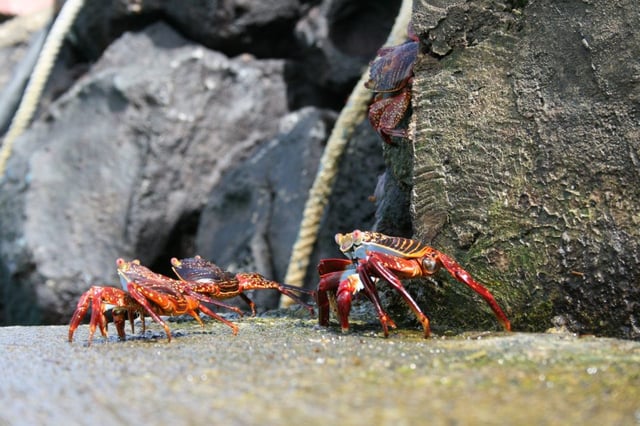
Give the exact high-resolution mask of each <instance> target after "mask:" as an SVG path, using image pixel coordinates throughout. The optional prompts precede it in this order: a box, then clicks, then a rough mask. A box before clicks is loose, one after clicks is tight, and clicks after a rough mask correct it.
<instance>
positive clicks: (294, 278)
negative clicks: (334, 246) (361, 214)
mask: <svg viewBox="0 0 640 426" xmlns="http://www.w3.org/2000/svg"><path fill="white" fill-rule="evenodd" d="M412 6H413V2H412V0H403V1H402V5H401V6H400V10H399V12H398V16H397V17H396V20H395V22H394V24H393V28H392V29H391V32H390V33H389V37H388V38H387V41H386V43H385V46H393V45H396V44H400V43H402V42H404V41H405V40H406V38H407V27H408V26H409V22H410V20H411V12H412ZM368 79H369V67H367V69H366V70H365V71H364V73H363V74H362V76H361V77H360V80H359V81H358V83H357V84H356V86H355V87H354V89H353V91H352V92H351V95H350V96H349V99H348V100H347V104H346V105H345V106H344V108H343V109H342V111H341V112H340V116H339V117H338V120H337V121H336V124H335V126H334V127H333V130H332V132H331V135H330V136H329V140H328V141H327V146H326V147H325V149H324V153H323V154H322V158H321V159H320V165H319V167H318V172H317V174H316V178H315V181H314V182H313V185H312V186H311V190H310V191H309V198H308V199H307V202H306V204H305V206H304V212H303V215H302V222H301V223H300V230H299V232H298V238H297V240H296V242H295V244H294V245H293V249H292V251H291V258H290V259H289V268H288V269H287V274H286V276H285V279H284V282H286V283H287V284H290V285H294V286H297V287H302V285H303V282H304V278H305V275H306V273H307V268H308V266H309V262H310V258H311V253H312V252H313V246H314V245H315V243H316V240H317V238H318V231H319V230H320V222H321V220H322V216H323V215H324V211H325V208H326V206H327V203H328V201H329V196H330V195H331V191H332V189H333V182H334V181H335V178H336V175H337V173H338V166H339V163H340V158H341V157H342V153H343V152H344V149H345V147H346V145H347V143H348V142H349V139H350V138H351V136H352V134H353V131H354V129H355V127H356V126H357V125H358V124H359V123H361V122H362V120H364V119H365V117H366V115H367V107H368V105H369V101H370V100H371V91H370V90H369V89H367V88H365V87H364V83H365V82H366V81H367V80H368ZM292 303H293V301H292V300H291V299H289V298H288V297H283V298H281V300H280V306H281V307H287V306H290V305H291V304H292Z"/></svg>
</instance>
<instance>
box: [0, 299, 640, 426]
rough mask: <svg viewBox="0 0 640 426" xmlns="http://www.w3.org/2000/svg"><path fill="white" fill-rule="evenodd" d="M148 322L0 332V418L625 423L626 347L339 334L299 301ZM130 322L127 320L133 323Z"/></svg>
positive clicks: (487, 337) (404, 333) (638, 369)
mask: <svg viewBox="0 0 640 426" xmlns="http://www.w3.org/2000/svg"><path fill="white" fill-rule="evenodd" d="M234 321H235V322H236V323H237V324H238V326H239V328H240V332H239V334H238V335H237V336H233V335H232V334H231V333H230V332H229V329H228V328H227V327H226V326H224V325H222V324H220V323H216V322H206V325H205V328H204V329H202V328H200V327H199V326H198V325H197V324H196V323H195V322H194V321H193V320H187V321H184V322H182V321H180V322H170V323H169V324H170V327H171V328H172V330H173V331H174V339H173V340H172V342H171V343H167V341H166V339H164V335H163V334H162V333H161V332H160V331H159V330H161V329H159V328H158V327H157V326H156V325H155V324H151V325H150V326H149V329H148V330H147V332H146V333H145V335H144V336H140V335H133V336H131V337H129V338H128V340H127V341H125V342H118V341H117V340H116V339H115V338H114V337H110V338H109V339H108V340H104V339H102V338H97V339H95V340H94V343H93V345H92V346H90V347H87V346H86V342H87V336H88V328H87V326H81V327H80V328H79V329H78V330H77V332H76V336H75V338H76V341H75V342H74V343H72V344H69V343H68V342H67V328H66V327H64V326H46V327H44V326H33V327H23V326H14V327H3V328H0V351H1V352H2V357H0V368H1V369H2V371H4V374H3V379H2V380H1V381H0V404H1V405H2V407H3V409H2V411H1V412H0V423H1V424H54V423H55V424H69V425H74V424H90V423H99V424H107V423H112V424H113V423H115V424H120V423H128V422H131V421H132V419H144V422H145V423H154V424H170V423H171V424H194V423H203V422H207V423H212V424H222V423H225V424H237V425H242V424H256V423H262V424H301V423H304V424H318V425H320V424H331V423H340V424H396V425H397V424H421V423H424V422H425V419H428V421H429V423H430V424H452V423H453V424H478V423H481V424H505V423H508V424H542V425H544V424H636V423H638V422H640V343H638V342H632V341H625V340H617V339H609V338H595V337H582V338H579V337H577V336H575V335H572V334H526V333H511V334H506V333H487V332H465V333H463V334H460V335H449V333H447V332H444V333H443V334H445V335H446V337H445V336H443V335H440V336H435V337H434V338H432V339H428V340H425V339H423V338H422V337H421V331H419V330H417V329H401V330H398V331H394V332H392V333H391V336H390V337H389V338H387V339H385V338H383V337H381V335H380V334H379V329H378V325H377V324H376V323H375V322H370V323H369V322H363V321H360V320H358V318H357V317H356V318H355V319H354V321H353V330H352V332H351V333H350V334H346V335H343V334H341V333H340V332H339V331H338V327H337V326H336V325H335V324H333V326H332V327H331V328H329V329H325V328H318V327H317V326H316V320H315V319H310V318H309V317H308V316H307V315H306V312H304V311H302V310H300V309H297V308H296V309H289V310H284V311H276V312H271V313H269V315H267V316H262V317H258V318H244V319H234ZM138 327H139V325H138Z"/></svg>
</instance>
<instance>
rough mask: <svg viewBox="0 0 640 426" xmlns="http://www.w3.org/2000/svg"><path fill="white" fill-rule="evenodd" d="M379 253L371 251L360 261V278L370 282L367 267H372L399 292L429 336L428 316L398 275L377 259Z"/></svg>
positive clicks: (426, 335) (425, 333) (425, 335)
mask: <svg viewBox="0 0 640 426" xmlns="http://www.w3.org/2000/svg"><path fill="white" fill-rule="evenodd" d="M379 255H381V253H372V255H371V256H369V257H368V260H367V261H366V262H361V264H360V265H359V266H358V271H359V272H360V279H362V280H363V281H365V282H367V281H368V282H370V278H369V274H370V272H371V271H369V270H368V269H369V267H371V268H373V270H374V271H375V272H377V274H373V275H377V276H379V277H380V278H382V279H384V280H385V281H387V282H388V283H389V284H390V285H391V286H392V287H393V288H395V289H396V290H397V291H398V292H399V293H400V295H401V296H402V298H403V299H404V300H405V302H407V304H408V305H409V307H410V308H411V310H412V311H413V313H414V314H415V316H416V318H417V319H418V321H419V322H420V324H422V329H423V330H424V337H429V336H430V335H431V327H430V325H429V318H427V316H426V315H425V314H424V313H423V312H422V310H421V309H420V307H419V306H418V304H417V303H416V302H415V300H413V297H411V295H410V294H409V292H407V289H406V288H404V286H403V285H402V283H401V282H400V280H399V279H398V277H396V276H395V275H394V274H393V273H392V272H391V271H390V270H389V269H387V268H386V266H385V265H384V262H382V261H380V260H379V259H378V256H379ZM369 285H373V283H370V284H369Z"/></svg>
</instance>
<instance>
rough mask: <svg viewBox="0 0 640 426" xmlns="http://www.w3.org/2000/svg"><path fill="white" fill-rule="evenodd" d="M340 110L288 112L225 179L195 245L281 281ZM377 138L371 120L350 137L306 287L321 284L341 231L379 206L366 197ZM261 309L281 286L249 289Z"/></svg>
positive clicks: (377, 165)
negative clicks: (272, 135)
mask: <svg viewBox="0 0 640 426" xmlns="http://www.w3.org/2000/svg"><path fill="white" fill-rule="evenodd" d="M334 118H335V116H334V115H333V114H330V113H328V112H326V111H322V110H317V109H313V108H305V109H303V110H300V111H297V112H295V113H292V114H291V115H289V116H287V117H284V118H283V120H282V124H281V129H282V130H281V134H280V135H279V136H278V137H277V138H276V139H274V140H272V141H271V142H270V143H267V144H263V145H261V146H260V147H259V148H258V149H257V150H256V151H255V152H254V153H253V154H252V155H251V156H250V157H248V158H247V159H246V160H245V161H244V162H243V163H240V164H238V165H237V166H236V167H235V168H234V170H233V172H229V173H228V174H226V175H225V177H224V178H223V179H221V180H220V182H219V183H218V185H216V186H215V187H214V188H213V190H212V193H211V198H210V199H209V203H208V205H207V207H206V208H205V209H204V210H203V212H202V216H201V219H200V225H199V228H198V235H197V240H196V247H197V249H196V250H197V252H198V253H199V254H200V255H202V256H203V257H206V258H209V259H211V260H213V261H215V262H216V263H218V264H219V265H220V266H222V267H225V268H228V269H231V270H244V271H256V272H259V273H261V274H263V275H265V276H267V277H270V278H273V279H276V280H278V281H282V280H283V279H284V276H285V274H286V270H287V266H288V263H289V258H290V257H291V248H292V247H293V244H294V242H295V239H296V237H297V233H298V228H299V223H300V220H301V219H302V212H303V209H304V205H305V203H306V201H307V194H308V192H309V189H310V188H311V185H312V183H313V180H314V178H315V175H316V172H317V169H318V164H319V160H320V157H321V156H322V151H323V149H324V143H325V141H326V138H327V137H328V134H329V131H330V130H331V127H332V126H333V120H334ZM379 144H380V141H379V139H378V138H377V135H376V134H375V133H374V132H373V131H372V130H371V129H370V128H369V126H368V125H365V126H361V128H359V130H358V132H356V134H355V135H354V137H353V139H352V140H351V141H350V143H349V146H348V148H347V152H346V153H345V157H344V158H345V161H344V162H343V163H342V164H341V167H340V172H339V174H338V176H337V179H336V183H335V185H334V189H333V194H332V197H331V199H330V202H329V208H328V210H327V214H326V217H325V220H324V223H323V226H322V227H321V231H320V234H319V236H318V243H317V244H316V249H315V250H314V253H313V255H312V261H311V263H310V267H309V272H308V274H307V280H306V287H307V288H314V287H315V285H317V272H316V271H315V265H316V264H317V262H318V260H319V259H320V258H326V257H340V256H341V255H340V253H339V252H338V251H337V248H336V245H335V243H334V238H333V236H334V234H335V233H336V232H345V231H348V230H352V229H354V228H357V227H363V228H370V227H371V226H372V225H373V221H374V212H375V209H376V206H375V204H374V203H372V202H371V201H369V200H367V196H368V195H372V194H373V191H374V189H375V186H376V176H377V175H379V174H380V173H381V172H382V171H383V168H384V164H383V161H382V156H381V153H380V148H379ZM252 299H254V300H255V301H256V302H257V303H258V305H259V306H260V307H261V309H268V308H274V307H276V306H277V305H278V299H279V294H278V293H277V292H257V293H256V294H255V295H254V296H252Z"/></svg>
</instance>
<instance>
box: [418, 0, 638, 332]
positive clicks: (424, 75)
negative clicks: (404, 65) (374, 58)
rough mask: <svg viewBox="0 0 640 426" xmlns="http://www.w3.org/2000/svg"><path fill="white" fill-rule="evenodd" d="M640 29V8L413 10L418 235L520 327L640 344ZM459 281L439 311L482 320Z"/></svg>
mask: <svg viewBox="0 0 640 426" xmlns="http://www.w3.org/2000/svg"><path fill="white" fill-rule="evenodd" d="M521 6H522V5H521ZM639 26H640V10H639V9H638V8H637V5H636V3H635V1H634V0H626V1H624V0H621V1H613V2H588V1H577V0H575V1H566V2H562V3H561V4H556V2H553V1H550V0H546V1H537V2H529V3H527V4H525V5H524V6H522V7H521V8H519V9H515V8H513V6H512V5H510V4H505V3H503V2H497V1H491V0H478V1H459V0H458V1H442V0H441V1H435V0H434V1H431V0H424V1H418V2H416V4H415V9H414V27H415V30H416V33H417V34H418V35H419V37H420V40H421V42H422V54H421V56H420V58H419V61H418V63H417V65H416V67H415V79H414V83H413V99H412V106H413V118H412V120H413V122H412V125H414V126H415V132H414V135H413V139H414V152H413V193H412V218H413V225H414V230H415V236H416V237H417V238H420V239H422V240H423V241H425V242H427V243H429V244H431V245H433V246H434V247H436V248H437V249H439V250H441V251H444V252H446V253H448V254H449V255H451V256H453V257H455V258H456V259H457V260H458V261H459V262H460V263H461V264H462V265H463V266H464V267H465V268H466V269H467V270H468V271H469V272H470V273H471V274H472V275H473V276H474V277H476V278H477V279H478V280H479V281H481V282H483V283H486V285H487V287H488V288H489V289H490V291H491V292H492V293H493V294H494V295H495V296H496V299H497V300H498V301H499V303H500V304H501V305H502V306H503V307H505V308H506V311H507V314H508V316H509V317H510V319H511V320H512V322H513V325H514V327H515V328H516V329H520V330H543V329H546V328H549V327H551V326H553V325H556V326H559V325H566V326H568V327H569V328H570V329H572V330H575V331H579V332H586V333H595V334H601V335H609V336H620V337H626V338H638V337H640V327H639V325H638V324H637V321H638V320H639V319H640V285H639V282H640V274H639V272H638V265H639V264H640V255H639V254H640V250H639V246H638V241H639V237H640V230H639V228H638V224H639V223H640V188H639V186H638V177H639V175H640V164H639V162H638V157H639V156H640V141H639V138H638V136H639V133H640V131H639V130H638V129H639V127H638V123H639V122H640V110H639V108H638V100H639V98H640V62H639V60H638V59H637V54H634V52H635V53H637V52H638V51H640V36H639V35H638V33H637V32H636V31H635V30H634V29H635V28H638V27H639ZM439 277H444V275H439ZM448 281H449V282H451V283H452V285H451V286H447V291H446V292H440V293H441V294H442V295H441V296H438V292H434V291H431V294H429V295H428V296H429V297H430V298H431V299H430V301H429V304H430V305H431V306H437V308H436V309H435V311H438V310H441V311H444V310H446V312H447V313H446V315H448V316H449V317H450V318H449V321H450V322H451V323H452V324H469V323H470V322H471V321H473V320H477V318H476V317H475V316H474V315H470V311H479V310H480V308H475V306H481V304H482V302H481V301H480V299H473V300H471V299H470V298H471V297H472V296H470V294H471V291H470V290H469V289H467V288H465V286H464V285H453V280H452V279H451V280H448ZM433 297H435V300H434V299H433ZM435 311H434V312H435ZM435 315H439V314H435ZM489 319H490V317H489ZM439 320H440V321H443V318H441V317H440V318H439ZM445 322H446V321H445ZM475 325H478V324H477V323H475Z"/></svg>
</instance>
